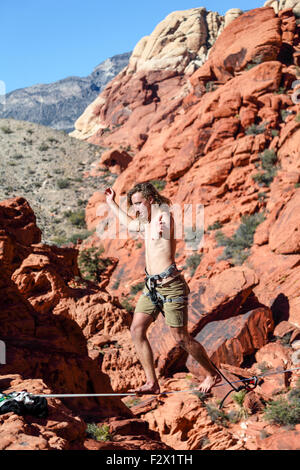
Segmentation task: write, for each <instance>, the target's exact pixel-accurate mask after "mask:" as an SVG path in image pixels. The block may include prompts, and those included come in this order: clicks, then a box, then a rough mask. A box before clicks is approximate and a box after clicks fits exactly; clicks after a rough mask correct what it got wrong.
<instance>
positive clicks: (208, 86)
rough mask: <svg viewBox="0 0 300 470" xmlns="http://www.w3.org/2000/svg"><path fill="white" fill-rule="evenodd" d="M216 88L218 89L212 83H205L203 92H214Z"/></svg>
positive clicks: (215, 84)
mask: <svg viewBox="0 0 300 470" xmlns="http://www.w3.org/2000/svg"><path fill="white" fill-rule="evenodd" d="M217 88H218V85H217V83H215V82H214V81H209V82H207V83H205V90H206V92H207V93H209V92H210V91H215V90H216V89H217Z"/></svg>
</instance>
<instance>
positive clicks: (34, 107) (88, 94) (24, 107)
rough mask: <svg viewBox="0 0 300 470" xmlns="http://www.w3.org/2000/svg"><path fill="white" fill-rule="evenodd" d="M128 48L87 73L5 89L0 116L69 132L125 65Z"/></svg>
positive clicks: (128, 56)
mask: <svg viewBox="0 0 300 470" xmlns="http://www.w3.org/2000/svg"><path fill="white" fill-rule="evenodd" d="M130 55H131V52H126V53H124V54H119V55H115V56H113V57H110V58H109V59H106V60H105V61H104V62H102V63H101V64H100V65H98V66H97V67H96V68H95V69H94V71H93V72H92V73H91V74H90V75H88V76H87V77H67V78H64V79H63V80H59V81H57V82H54V83H49V84H39V85H34V86H31V87H27V88H20V89H18V90H14V91H11V92H10V93H7V95H6V97H5V98H6V99H5V105H4V104H3V103H0V118H13V119H17V120H22V121H30V122H35V123H37V124H42V125H44V126H49V127H52V128H53V129H57V130H64V131H66V132H71V131H72V130H74V123H75V121H76V120H77V119H78V117H79V116H80V115H81V114H82V113H83V112H84V110H85V109H86V107H87V106H88V105H89V104H90V103H92V102H93V101H94V100H95V98H96V97H97V96H98V95H99V93H100V92H101V91H102V90H103V88H104V87H105V86H106V84H107V83H108V82H110V80H112V78H114V77H115V76H116V75H117V74H118V73H119V72H120V71H121V70H122V69H123V68H124V67H126V66H127V64H128V61H129V58H130Z"/></svg>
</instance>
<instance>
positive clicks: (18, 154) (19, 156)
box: [13, 153, 24, 160]
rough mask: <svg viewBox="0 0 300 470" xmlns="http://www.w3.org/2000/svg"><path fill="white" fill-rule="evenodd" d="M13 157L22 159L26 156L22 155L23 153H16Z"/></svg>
mask: <svg viewBox="0 0 300 470" xmlns="http://www.w3.org/2000/svg"><path fill="white" fill-rule="evenodd" d="M13 158H15V159H16V160H21V159H22V158H24V155H22V154H21V153H16V154H15V155H13Z"/></svg>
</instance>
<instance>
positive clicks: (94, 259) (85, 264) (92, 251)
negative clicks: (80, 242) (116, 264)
mask: <svg viewBox="0 0 300 470" xmlns="http://www.w3.org/2000/svg"><path fill="white" fill-rule="evenodd" d="M103 252H104V248H103V247H102V246H101V247H100V248H96V247H92V248H87V249H85V250H81V251H80V253H79V256H78V267H79V269H80V272H81V275H82V277H83V279H87V280H88V281H94V282H100V281H101V275H102V273H103V272H104V271H105V270H106V268H107V266H109V265H110V264H111V260H110V259H108V258H101V255H102V253H103Z"/></svg>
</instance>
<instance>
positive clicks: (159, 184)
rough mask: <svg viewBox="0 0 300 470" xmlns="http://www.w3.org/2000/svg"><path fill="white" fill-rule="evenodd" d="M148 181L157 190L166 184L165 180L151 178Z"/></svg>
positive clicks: (160, 189)
mask: <svg viewBox="0 0 300 470" xmlns="http://www.w3.org/2000/svg"><path fill="white" fill-rule="evenodd" d="M150 183H151V184H152V185H153V186H154V187H155V189H157V191H162V190H163V189H165V186H166V184H167V183H166V181H162V180H151V181H150Z"/></svg>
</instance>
